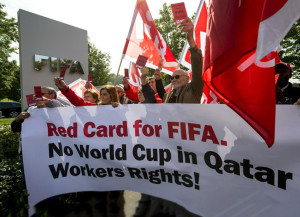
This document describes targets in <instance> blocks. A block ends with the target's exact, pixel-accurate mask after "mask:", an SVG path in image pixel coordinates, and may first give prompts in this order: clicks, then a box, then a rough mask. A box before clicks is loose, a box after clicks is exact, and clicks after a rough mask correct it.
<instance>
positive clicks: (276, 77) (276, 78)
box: [275, 74, 279, 84]
mask: <svg viewBox="0 0 300 217" xmlns="http://www.w3.org/2000/svg"><path fill="white" fill-rule="evenodd" d="M278 78H279V74H275V84H277V81H278Z"/></svg>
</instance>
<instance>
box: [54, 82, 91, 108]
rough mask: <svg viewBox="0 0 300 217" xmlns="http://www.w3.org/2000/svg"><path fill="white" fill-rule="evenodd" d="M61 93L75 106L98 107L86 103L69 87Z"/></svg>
mask: <svg viewBox="0 0 300 217" xmlns="http://www.w3.org/2000/svg"><path fill="white" fill-rule="evenodd" d="M60 91H61V93H62V94H63V95H64V96H65V97H67V99H68V100H69V101H70V102H71V103H72V104H73V105H74V106H92V105H93V106H94V105H97V104H96V103H90V102H86V101H84V100H83V99H82V98H81V97H79V96H77V95H76V93H75V92H74V91H73V90H72V89H70V88H69V87H66V88H65V89H64V90H60Z"/></svg>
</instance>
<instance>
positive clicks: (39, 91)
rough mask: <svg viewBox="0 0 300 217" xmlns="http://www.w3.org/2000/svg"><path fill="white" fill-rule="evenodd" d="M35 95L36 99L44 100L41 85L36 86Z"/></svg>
mask: <svg viewBox="0 0 300 217" xmlns="http://www.w3.org/2000/svg"><path fill="white" fill-rule="evenodd" d="M34 95H35V100H36V101H42V100H43V94H42V88H41V86H35V87H34Z"/></svg>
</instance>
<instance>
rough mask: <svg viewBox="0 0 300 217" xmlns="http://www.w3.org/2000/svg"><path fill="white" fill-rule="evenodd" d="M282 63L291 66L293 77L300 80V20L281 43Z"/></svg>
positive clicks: (280, 54)
mask: <svg viewBox="0 0 300 217" xmlns="http://www.w3.org/2000/svg"><path fill="white" fill-rule="evenodd" d="M281 46H282V50H281V51H280V52H279V56H280V59H281V61H283V62H287V63H289V64H291V66H292V68H293V77H294V78H298V79H300V61H299V59H300V20H298V21H297V22H296V23H295V24H294V25H293V26H292V28H291V30H290V31H289V32H288V34H287V35H286V36H285V38H284V39H283V40H282V42H281Z"/></svg>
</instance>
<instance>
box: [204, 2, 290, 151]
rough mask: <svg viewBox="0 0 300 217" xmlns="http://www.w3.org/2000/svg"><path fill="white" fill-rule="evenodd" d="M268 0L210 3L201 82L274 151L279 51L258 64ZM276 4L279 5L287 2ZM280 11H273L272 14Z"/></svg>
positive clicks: (276, 8)
mask: <svg viewBox="0 0 300 217" xmlns="http://www.w3.org/2000/svg"><path fill="white" fill-rule="evenodd" d="M267 1H268V0H243V1H232V0H223V1H217V0H212V1H211V5H210V7H209V13H208V26H207V37H206V47H205V59H204V70H205V73H204V75H203V78H204V82H205V83H206V84H207V85H208V87H209V88H210V89H211V90H213V91H214V93H215V94H216V96H217V97H218V98H219V99H220V100H221V101H222V102H223V103H225V104H227V105H228V106H229V107H231V108H232V109H233V110H234V111H235V112H237V113H238V114H239V115H240V116H241V117H242V118H243V119H244V120H246V121H247V122H248V123H249V124H250V125H251V126H252V127H253V128H254V130H255V131H256V132H258V133H259V135H260V136H261V137H262V138H263V139H264V140H265V142H266V143H267V145H268V146H269V147H271V146H272V144H273V143H274V134H275V89H274V88H275V86H274V82H275V81H274V79H275V77H274V74H275V69H274V66H275V59H276V52H271V53H270V54H269V55H268V56H266V57H265V58H264V59H262V60H261V61H260V62H258V63H257V64H255V55H256V44H257V38H258V37H257V36H258V31H259V24H260V22H261V20H262V17H263V16H262V15H263V11H264V10H266V9H265V8H264V7H265V6H270V5H268V4H265V3H266V2H267ZM284 1H285V0H284ZM273 2H277V3H276V4H275V5H278V4H279V3H278V2H283V1H282V0H272V3H273ZM278 9H280V7H275V10H273V12H272V13H277V11H278Z"/></svg>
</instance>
